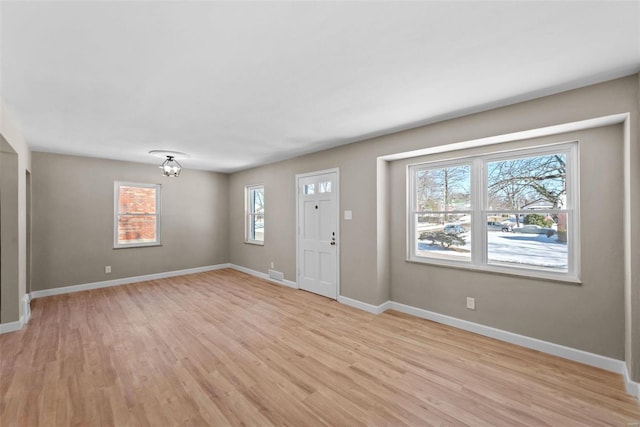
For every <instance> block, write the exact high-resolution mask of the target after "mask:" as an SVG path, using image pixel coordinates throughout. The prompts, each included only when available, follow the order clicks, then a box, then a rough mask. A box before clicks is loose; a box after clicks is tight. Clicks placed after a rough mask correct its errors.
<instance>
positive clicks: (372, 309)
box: [338, 295, 391, 314]
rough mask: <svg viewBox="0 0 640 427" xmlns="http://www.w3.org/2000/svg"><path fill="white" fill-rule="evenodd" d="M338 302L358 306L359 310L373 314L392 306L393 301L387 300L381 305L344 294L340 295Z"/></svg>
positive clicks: (382, 311)
mask: <svg viewBox="0 0 640 427" xmlns="http://www.w3.org/2000/svg"><path fill="white" fill-rule="evenodd" d="M338 302H339V303H340V304H344V305H348V306H350V307H353V308H357V309H359V310H363V311H366V312H368V313H372V314H380V313H384V312H385V311H386V310H388V309H389V308H390V306H391V301H387V302H385V303H382V304H380V305H373V304H368V303H366V302H362V301H358V300H357V299H353V298H349V297H345V296H342V295H339V296H338Z"/></svg>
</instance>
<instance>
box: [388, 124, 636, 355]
mask: <svg viewBox="0 0 640 427" xmlns="http://www.w3.org/2000/svg"><path fill="white" fill-rule="evenodd" d="M573 140H577V141H579V156H580V228H581V230H580V251H581V258H582V260H583V264H582V269H581V272H582V274H581V279H582V284H580V285H576V284H569V283H561V282H550V281H540V280H536V279H528V278H523V277H515V276H504V275H499V274H491V273H478V272H473V271H466V270H460V269H454V268H443V267H437V266H433V265H427V264H417V263H411V262H407V261H406V258H407V257H406V247H407V244H406V242H407V232H406V230H407V211H406V206H407V192H406V182H407V179H406V176H407V165H409V164H411V163H419V162H422V161H426V160H427V158H424V157H422V158H412V159H407V160H402V161H395V162H393V163H392V164H391V187H392V188H393V189H394V190H396V191H392V192H391V203H390V207H391V224H392V227H391V236H392V237H391V271H392V276H391V282H392V283H393V286H392V288H391V299H392V300H393V301H396V302H400V303H403V304H408V305H413V306H418V307H421V308H424V309H427V310H430V311H434V312H437V313H446V314H447V315H449V316H453V317H456V318H459V319H464V320H469V321H471V322H475V323H480V324H483V325H488V326H492V327H495V328H499V329H503V330H508V331H511V332H515V333H518V334H522V335H526V336H530V337H534V338H538V339H542V340H545V341H550V342H556V343H562V344H564V345H567V346H569V347H573V348H578V349H581V350H586V351H590V352H593V353H597V354H602V355H605V356H609V357H613V358H616V359H620V360H621V359H623V358H624V331H625V327H624V310H622V307H623V306H624V276H623V274H624V256H623V254H624V234H623V233H624V229H623V228H624V227H623V221H622V214H623V210H622V208H623V193H624V183H623V168H622V165H623V157H622V153H623V130H622V125H617V126H609V127H606V128H597V129H592V130H588V131H582V132H574V133H569V134H562V135H557V136H555V137H546V138H537V139H534V140H530V141H521V142H518V143H515V144H514V143H511V144H500V145H499V146H495V147H492V148H491V149H492V150H493V149H495V150H496V151H500V150H504V149H513V148H521V147H526V146H532V145H536V144H537V145H541V144H548V143H553V142H564V141H573ZM477 151H479V150H464V151H460V152H457V153H456V154H455V156H464V155H471V154H475V152H477ZM438 157H441V158H443V159H444V158H451V157H452V156H451V154H448V153H447V154H446V155H435V156H431V157H429V158H428V159H429V160H436V159H438ZM466 297H475V299H476V310H467V309H466V308H465V302H466Z"/></svg>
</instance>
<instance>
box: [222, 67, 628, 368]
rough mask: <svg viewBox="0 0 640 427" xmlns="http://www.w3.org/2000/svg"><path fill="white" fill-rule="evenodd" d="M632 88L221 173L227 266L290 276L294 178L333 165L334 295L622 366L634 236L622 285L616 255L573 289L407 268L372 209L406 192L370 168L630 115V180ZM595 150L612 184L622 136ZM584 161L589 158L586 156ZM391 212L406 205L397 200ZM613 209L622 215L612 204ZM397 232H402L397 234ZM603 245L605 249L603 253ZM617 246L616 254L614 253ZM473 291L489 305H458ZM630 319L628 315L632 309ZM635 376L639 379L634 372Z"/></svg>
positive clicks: (594, 90)
mask: <svg viewBox="0 0 640 427" xmlns="http://www.w3.org/2000/svg"><path fill="white" fill-rule="evenodd" d="M638 83H639V82H638V76H637V75H633V76H629V77H626V78H622V79H617V80H613V81H610V82H606V83H602V84H598V85H593V86H589V87H585V88H581V89H577V90H573V91H569V92H564V93H560V94H557V95H552V96H548V97H544V98H539V99H535V100H532V101H527V102H522V103H519V104H514V105H511V106H507V107H503V108H498V109H494V110H489V111H486V112H482V113H478V114H473V115H469V116H464V117H460V118H457V119H452V120H447V121H443V122H438V123H434V124H431V125H426V126H422V127H418V128H415V129H412V130H408V131H404V132H398V133H394V134H391V135H387V136H382V137H377V138H373V139H370V140H367V141H362V142H358V143H354V144H350V145H347V146H342V147H338V148H334V149H331V150H327V151H324V152H321V153H315V154H310V155H307V156H303V157H299V158H295V159H291V160H287V161H283V162H279V163H276V164H271V165H267V166H263V167H259V168H255V169H251V170H247V171H243V172H239V173H235V174H233V175H231V177H230V185H229V192H230V193H229V207H230V219H231V222H230V233H231V234H230V260H231V262H232V263H234V264H237V265H241V266H245V267H248V268H252V269H254V270H258V271H261V272H266V271H267V269H268V266H269V262H270V261H274V262H275V264H276V269H277V270H280V271H283V272H284V273H285V276H286V278H287V279H289V280H295V255H296V254H295V185H294V179H295V174H297V173H303V172H311V171H315V170H322V169H326V168H333V167H339V168H340V185H341V188H340V209H341V211H343V210H345V209H350V210H352V211H353V220H352V221H344V220H341V223H340V251H341V252H340V253H341V259H340V262H341V271H340V281H341V289H340V294H341V295H343V296H346V297H350V298H354V299H357V300H360V301H363V302H366V303H370V304H374V305H378V304H381V303H383V302H385V301H386V300H387V299H388V298H389V296H391V298H392V299H400V300H401V302H405V303H408V304H410V305H413V306H416V307H419V308H425V309H431V310H433V311H437V312H439V313H441V314H445V315H451V316H455V317H460V318H467V319H470V320H472V321H476V322H478V323H482V324H487V325H494V326H497V327H500V328H501V329H504V330H507V331H511V332H516V333H522V334H525V335H528V336H530V337H534V338H540V339H546V340H549V341H551V342H555V343H558V344H561V345H567V346H571V347H574V348H579V349H583V350H586V351H590V352H593V353H597V354H603V355H607V356H611V357H615V358H617V359H624V358H625V355H624V348H625V345H627V347H630V346H632V344H631V343H632V342H638V340H637V337H638V334H639V333H640V329H639V328H640V325H636V324H633V322H629V325H627V331H628V335H629V336H633V337H634V338H635V341H632V340H631V339H627V340H625V338H624V331H625V326H624V313H625V303H624V297H623V296H622V294H621V292H622V291H621V290H622V289H625V288H626V287H631V291H630V294H631V295H632V297H631V299H630V300H629V303H628V305H629V308H628V310H629V312H630V313H637V312H638V311H639V310H640V300H638V299H637V295H638V287H639V286H640V284H639V283H638V280H637V277H638V269H639V268H640V258H639V257H638V249H637V246H638V240H637V239H636V240H633V243H632V244H631V245H632V247H633V251H632V252H630V253H631V255H630V256H631V259H630V262H629V264H630V266H631V267H630V268H631V270H632V273H633V274H634V275H633V276H631V277H632V278H634V277H635V278H636V279H635V280H631V281H629V280H628V277H629V276H625V277H623V276H624V274H623V267H622V264H621V263H620V262H619V260H618V261H616V260H611V259H608V260H598V259H596V258H597V256H598V254H597V253H593V252H589V251H587V252H586V254H584V255H583V257H582V265H583V274H586V277H588V283H585V284H584V285H582V286H576V285H566V284H562V283H556V282H549V281H543V280H533V279H518V280H514V279H513V278H511V277H507V276H500V275H495V274H487V273H470V272H461V271H457V270H451V269H445V268H433V267H432V268H429V267H427V266H425V265H417V264H411V263H406V262H405V261H404V260H403V259H400V260H398V259H397V256H401V257H404V256H405V251H404V249H403V250H402V251H401V253H400V255H398V253H397V252H396V249H395V248H396V246H397V239H398V237H397V235H398V233H397V232H396V233H395V241H396V243H395V244H394V245H396V246H394V250H393V253H392V252H391V251H390V248H391V246H392V242H393V239H394V235H393V230H394V229H395V230H396V231H397V229H398V227H400V228H402V227H403V224H402V223H399V222H397V221H393V220H392V219H391V218H385V213H384V212H382V213H380V212H379V208H380V205H384V204H385V199H386V198H390V197H395V199H393V200H391V202H390V203H389V205H390V206H395V204H396V203H402V202H401V201H400V202H396V201H394V200H397V197H398V195H400V196H401V195H402V194H401V193H403V192H404V191H405V188H404V185H402V186H400V185H393V186H389V185H388V183H389V181H388V180H387V182H379V180H378V178H379V174H378V170H381V173H382V174H384V173H385V166H384V165H382V166H380V165H379V157H382V156H386V155H392V154H395V153H402V152H407V151H411V150H418V149H423V148H429V147H435V146H441V145H447V144H451V143H456V142H461V141H468V140H474V139H478V138H484V137H491V136H495V135H504V134H509V133H512V132H519V131H524V130H529V129H537V128H541V127H546V126H553V125H561V124H565V123H571V122H575V121H580V120H585V119H591V118H595V117H602V116H607V115H611V114H617V113H624V112H629V113H630V117H631V123H632V126H631V128H630V131H629V141H630V145H631V147H632V152H633V153H634V156H633V158H632V161H631V166H630V168H631V176H632V177H633V176H637V173H638V169H639V168H640V162H638V161H637V160H638V155H637V153H638V148H637V147H638V125H637V118H638ZM597 149H598V150H602V155H603V156H604V157H606V158H610V159H611V161H612V162H614V163H615V162H617V163H618V168H616V169H614V170H612V171H611V173H612V174H613V175H612V177H613V178H615V179H617V180H618V181H619V177H620V173H622V172H621V168H622V166H621V160H620V155H621V154H620V150H621V148H620V141H617V142H613V143H611V144H607V143H603V144H598V146H597ZM587 154H589V153H587ZM589 155H590V156H592V155H593V152H592V153H590V154H589ZM598 155H599V154H598ZM589 159H590V160H589ZM589 159H585V162H586V163H585V164H587V166H586V169H584V168H585V166H583V173H593V174H596V173H597V174H599V173H603V172H601V171H600V170H599V168H598V167H597V164H596V165H595V166H594V165H591V166H588V164H589V162H587V160H589V161H593V160H594V159H593V158H591V157H590V158H589ZM593 169H596V170H595V171H594V170H593ZM389 172H390V171H389ZM607 179H608V178H607ZM383 181H384V180H383ZM257 183H264V184H265V197H266V202H265V203H266V212H267V213H266V217H265V218H266V219H265V221H266V236H265V245H264V246H263V247H260V246H251V245H247V244H244V243H243V239H244V223H243V211H244V202H243V201H244V191H243V188H244V186H245V185H249V184H257ZM625 185H630V186H632V188H631V192H630V194H631V196H630V197H631V199H632V200H631V204H632V206H636V208H635V211H632V215H635V217H636V218H637V217H638V208H637V204H638V197H639V196H638V195H639V194H640V186H639V185H638V182H637V180H630V181H629V182H626V183H625ZM605 193H607V192H606V191H605ZM585 194H588V193H585ZM594 194H595V193H594ZM620 197H621V199H622V196H620ZM621 199H620V200H621ZM587 201H588V202H589V203H595V204H598V203H602V202H603V201H604V200H599V199H598V198H597V197H594V196H587V198H586V199H584V200H582V203H586V202H587ZM616 203H617V204H616V206H618V205H620V203H621V202H620V201H619V200H618V201H617V202H616ZM401 206H402V208H401V209H404V204H402V205H401ZM619 209H622V206H621V205H620V206H619ZM617 216H618V217H619V216H620V214H617ZM402 221H404V217H403V218H402ZM636 223H637V221H636V222H635V223H634V225H633V226H632V227H630V228H629V229H628V230H625V233H627V232H628V233H631V234H628V235H625V237H624V238H622V240H624V239H626V238H627V237H626V236H629V235H631V236H634V235H637V234H638V226H637V224H636ZM385 224H387V226H386V228H387V229H385ZM390 230H391V232H392V233H391V234H389V231H390ZM615 232H616V233H618V234H619V233H620V232H621V231H620V229H619V228H618V229H617V231H615ZM401 235H402V236H404V234H403V233H401ZM587 242H589V239H588V238H587ZM590 243H591V242H590ZM610 244H612V243H611V242H608V243H606V244H605V245H606V246H605V247H608V245H610ZM616 248H617V249H616V250H619V247H617V246H616ZM613 249H614V248H612V250H613ZM587 256H588V257H589V258H587ZM591 257H593V259H592V258H591ZM380 259H382V260H384V259H390V260H391V265H390V266H386V265H384V263H379V262H378V260H380ZM380 264H382V265H380ZM593 266H597V267H598V271H595V270H593ZM388 270H390V271H388ZM426 275H430V278H429V282H428V283H429V287H428V286H425V284H424V279H422V280H420V281H416V280H415V278H416V277H421V276H426ZM386 278H388V279H386ZM452 281H453V282H455V283H459V284H458V285H457V287H456V288H451V287H450V286H449V287H448V286H447V283H449V282H452ZM515 282H517V285H515V286H516V289H517V290H515V291H514V290H513V289H514V288H513V286H512V283H515ZM603 286H607V287H610V289H611V295H608V294H606V293H603V292H602V289H603V288H602V287H603ZM483 287H484V290H483ZM440 291H442V292H444V293H443V295H442V296H441V298H440V299H439V300H438V299H435V300H434V295H436V294H437V292H440ZM471 292H473V293H474V295H475V296H477V297H478V303H479V304H480V303H482V301H485V303H487V304H488V305H487V306H484V308H479V309H478V310H477V311H476V312H474V313H472V314H470V313H469V312H468V311H466V310H464V308H463V307H464V306H463V302H464V296H473V295H471V294H470V293H471ZM494 293H496V294H500V293H504V295H498V296H496V297H495V298H494V299H489V300H488V301H487V299H488V298H489V295H493V294H494ZM460 298H462V299H460ZM528 298H535V300H536V302H535V304H534V305H533V307H535V308H537V309H538V310H537V312H536V310H534V309H533V308H527V307H526V306H527V304H529V301H528ZM574 299H575V300H576V301H580V304H582V307H579V308H576V307H575V304H574V303H572V302H571V301H573V300H574ZM505 301H510V303H511V304H513V307H512V308H510V309H509V310H508V312H507V313H501V312H499V311H497V310H496V307H497V306H498V302H502V303H503V304H504V303H505ZM485 303H482V304H485ZM481 307H482V306H481ZM518 307H523V310H524V313H525V315H524V317H523V316H522V315H520V313H519V310H518ZM550 312H552V313H554V315H553V318H555V319H556V320H558V319H561V320H563V321H564V323H562V322H556V324H553V325H552V324H551V323H550V322H549V321H547V320H546V319H545V316H546V315H548V313H550ZM588 316H591V319H590V320H589V322H588V325H589V327H594V328H595V333H593V334H592V331H591V329H590V328H585V327H584V325H583V324H581V323H580V321H581V320H584V319H585V317H588ZM634 316H636V317H637V315H636V314H634ZM621 322H622V323H621ZM599 323H604V326H602V327H600V326H598V324H599ZM621 325H622V326H621ZM552 329H553V330H552ZM609 332H610V333H611V336H609V335H608V333H609ZM632 347H633V348H628V350H627V351H628V355H627V357H626V360H627V361H628V363H629V366H630V367H631V368H632V370H631V371H632V372H635V371H636V370H634V369H633V365H632V362H631V361H632V360H634V359H635V358H640V348H637V347H638V346H637V345H636V344H633V346H632ZM635 378H636V380H637V379H638V376H636V377H635Z"/></svg>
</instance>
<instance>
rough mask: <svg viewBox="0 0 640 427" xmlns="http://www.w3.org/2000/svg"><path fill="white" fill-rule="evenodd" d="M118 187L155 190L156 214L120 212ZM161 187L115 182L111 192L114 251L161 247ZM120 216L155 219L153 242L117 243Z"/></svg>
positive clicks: (157, 185)
mask: <svg viewBox="0 0 640 427" xmlns="http://www.w3.org/2000/svg"><path fill="white" fill-rule="evenodd" d="M120 187H140V188H155V190H156V212H155V214H154V213H137V212H136V213H132V212H120V211H119V209H120ZM161 189H162V185H160V184H147V183H140V182H127V181H115V182H114V191H113V195H114V197H113V211H114V214H113V247H114V249H122V248H140V247H146V246H160V245H162V241H161V237H160V230H161V226H160V225H161V224H160V223H161V218H162V216H161V212H160V211H161V207H162V203H161V200H162V191H161ZM120 215H146V216H149V215H151V216H155V217H156V240H155V241H153V242H145V243H118V218H119V216H120Z"/></svg>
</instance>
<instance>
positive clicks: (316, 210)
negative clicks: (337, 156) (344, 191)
mask: <svg viewBox="0 0 640 427" xmlns="http://www.w3.org/2000/svg"><path fill="white" fill-rule="evenodd" d="M297 186H298V225H299V233H298V285H299V286H300V288H301V289H304V290H307V291H310V292H314V293H317V294H320V295H324V296H326V297H329V298H333V299H335V298H337V296H338V269H337V265H338V251H337V244H338V193H337V189H338V174H337V173H336V172H330V173H320V174H318V175H311V176H309V175H306V176H304V177H299V178H297Z"/></svg>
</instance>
